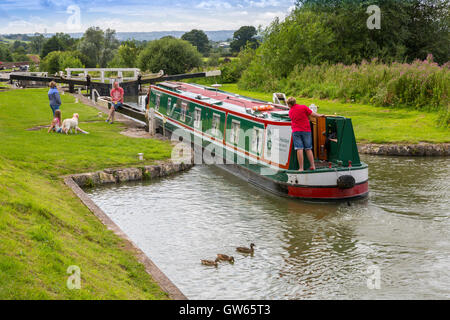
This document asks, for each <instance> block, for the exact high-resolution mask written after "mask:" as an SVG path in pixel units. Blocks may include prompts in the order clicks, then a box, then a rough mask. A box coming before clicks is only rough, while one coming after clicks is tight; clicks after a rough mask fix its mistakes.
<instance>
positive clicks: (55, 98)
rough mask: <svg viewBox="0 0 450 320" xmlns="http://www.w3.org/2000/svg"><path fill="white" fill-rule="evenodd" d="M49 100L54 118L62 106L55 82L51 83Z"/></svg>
mask: <svg viewBox="0 0 450 320" xmlns="http://www.w3.org/2000/svg"><path fill="white" fill-rule="evenodd" d="M48 100H49V101H50V108H51V109H52V112H53V116H55V111H56V110H59V107H60V106H61V97H60V96H59V92H58V89H57V88H56V82H55V81H52V82H50V90H48Z"/></svg>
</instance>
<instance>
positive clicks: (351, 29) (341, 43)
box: [297, 0, 450, 64]
mask: <svg viewBox="0 0 450 320" xmlns="http://www.w3.org/2000/svg"><path fill="white" fill-rule="evenodd" d="M448 2H449V1H448V0H403V1H398V0H378V1H376V2H374V1H370V0H297V11H302V12H304V11H312V12H314V13H316V14H324V13H325V14H326V16H327V18H326V22H325V24H326V25H327V26H328V27H330V28H331V29H332V31H333V34H334V37H335V42H334V43H333V46H334V47H336V48H339V50H338V55H336V56H335V58H336V59H335V60H334V62H343V63H345V64H351V63H359V62H361V61H362V60H363V59H366V60H370V59H371V58H374V57H377V58H380V59H382V60H384V61H386V62H390V61H393V60H397V61H404V60H406V61H408V62H411V61H413V60H415V59H421V60H424V59H425V58H426V57H427V55H428V54H429V53H432V54H433V56H434V58H435V60H436V61H437V62H438V63H441V64H443V63H445V62H447V61H448V60H449V59H450V46H449V45H448V43H449V42H450V33H449V27H448V26H449V22H450V21H449V19H450V13H449V8H450V7H449V6H448ZM371 4H376V5H378V6H379V7H380V10H381V29H380V30H376V29H375V30H369V29H368V28H367V25H366V21H367V18H368V17H369V15H368V14H367V12H366V10H367V8H368V7H369V5H371Z"/></svg>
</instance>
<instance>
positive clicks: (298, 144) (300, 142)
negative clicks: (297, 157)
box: [292, 131, 312, 150]
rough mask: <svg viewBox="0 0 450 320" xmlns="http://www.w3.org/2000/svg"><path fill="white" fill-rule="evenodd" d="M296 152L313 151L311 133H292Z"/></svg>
mask: <svg viewBox="0 0 450 320" xmlns="http://www.w3.org/2000/svg"><path fill="white" fill-rule="evenodd" d="M292 137H293V139H294V149H295V150H303V149H304V150H312V136H311V132H310V131H309V132H306V131H296V132H293V133H292Z"/></svg>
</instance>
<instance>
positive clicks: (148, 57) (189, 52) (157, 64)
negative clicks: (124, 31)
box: [138, 37, 202, 74]
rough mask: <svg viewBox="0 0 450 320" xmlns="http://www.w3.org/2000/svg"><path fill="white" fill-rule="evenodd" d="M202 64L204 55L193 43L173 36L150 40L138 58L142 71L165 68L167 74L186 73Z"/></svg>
mask: <svg viewBox="0 0 450 320" xmlns="http://www.w3.org/2000/svg"><path fill="white" fill-rule="evenodd" d="M201 64H202V57H201V55H200V53H199V52H198V51H197V49H196V48H195V47H194V46H193V45H192V44H190V43H189V42H187V41H185V40H181V39H175V38H173V37H164V38H161V39H159V40H154V41H151V42H149V43H148V44H147V46H146V47H145V49H143V50H142V52H141V53H140V54H139V58H138V67H139V68H140V69H141V70H142V71H150V72H158V71H159V70H164V72H165V73H166V74H179V73H185V72H188V71H189V70H191V69H193V68H195V67H199V66H200V65H201Z"/></svg>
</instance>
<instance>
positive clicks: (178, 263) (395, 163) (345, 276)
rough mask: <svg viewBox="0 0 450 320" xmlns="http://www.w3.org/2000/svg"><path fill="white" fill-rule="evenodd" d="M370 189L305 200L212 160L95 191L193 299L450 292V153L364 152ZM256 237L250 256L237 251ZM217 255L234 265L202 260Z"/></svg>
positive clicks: (440, 295)
mask: <svg viewBox="0 0 450 320" xmlns="http://www.w3.org/2000/svg"><path fill="white" fill-rule="evenodd" d="M362 158H363V160H364V161H365V162H367V163H368V164H369V170H370V196H369V197H368V198H367V199H366V200H361V201H357V202H353V203H351V205H350V206H349V205H348V203H339V204H336V203H334V204H333V203H332V204H330V203H328V204H319V203H307V202H301V201H298V200H289V199H285V198H280V197H277V196H274V195H271V194H269V193H266V192H263V191H261V190H260V189H257V188H255V187H253V186H251V185H248V184H247V183H245V182H243V181H241V180H240V179H238V178H236V177H234V176H232V175H230V174H228V173H226V172H223V171H222V170H220V169H219V168H216V167H212V166H197V167H194V168H193V169H191V170H190V171H188V172H185V173H180V174H177V175H175V176H172V177H168V178H164V179H161V180H157V181H154V182H151V183H134V184H123V185H115V186H111V187H101V188H97V189H91V190H88V191H87V192H88V193H89V194H90V196H91V197H92V199H93V200H94V201H95V203H96V204H97V205H99V206H100V207H101V208H102V209H103V210H104V211H105V212H106V213H107V214H108V215H109V216H110V217H111V218H112V219H113V220H114V222H116V223H117V224H118V225H119V226H120V228H122V230H123V231H124V232H125V233H127V235H128V236H129V237H130V238H131V239H132V240H133V241H134V242H135V243H136V244H137V245H138V246H139V247H140V248H141V249H142V250H143V251H144V252H145V253H146V254H147V255H148V256H149V257H150V258H151V259H152V260H153V261H154V262H155V263H156V265H158V267H159V268H160V269H161V270H162V271H163V272H164V273H165V274H166V275H167V276H168V277H169V278H170V279H171V280H172V281H173V282H174V283H175V284H176V285H177V286H178V287H179V288H180V289H181V291H182V292H183V293H184V294H185V295H186V296H187V297H188V298H189V299H442V298H447V299H448V298H450V268H449V267H450V180H449V176H450V161H448V159H445V158H433V159H431V158H400V157H398V158H397V157H380V156H363V157H362ZM251 242H253V243H254V244H255V245H256V247H255V253H254V255H253V256H248V255H243V254H240V253H237V252H235V248H236V247H237V246H249V244H250V243H251ZM217 253H224V254H228V255H233V256H234V258H235V263H234V264H233V265H232V264H229V263H226V262H225V263H220V264H219V266H218V267H217V268H215V267H206V266H203V265H201V263H200V260H201V259H214V258H215V256H216V254H217Z"/></svg>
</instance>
